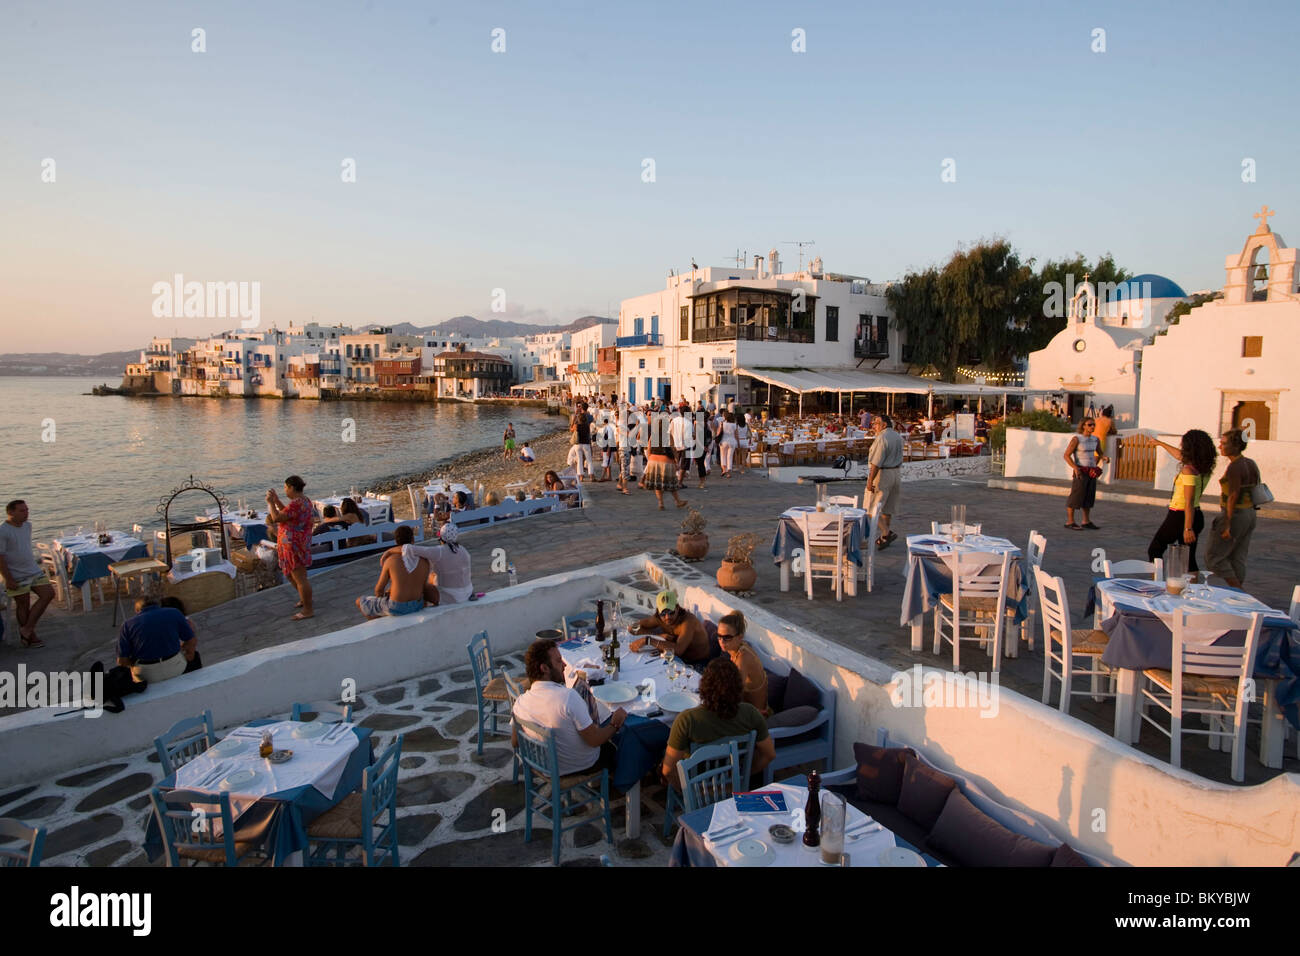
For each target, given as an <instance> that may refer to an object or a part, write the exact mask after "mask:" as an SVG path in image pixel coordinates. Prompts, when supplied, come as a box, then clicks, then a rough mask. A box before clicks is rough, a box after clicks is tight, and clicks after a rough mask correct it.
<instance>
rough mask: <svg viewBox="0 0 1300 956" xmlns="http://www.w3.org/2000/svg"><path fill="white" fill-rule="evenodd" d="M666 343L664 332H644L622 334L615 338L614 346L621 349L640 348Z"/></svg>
mask: <svg viewBox="0 0 1300 956" xmlns="http://www.w3.org/2000/svg"><path fill="white" fill-rule="evenodd" d="M663 344H664V336H663V333H662V332H642V333H641V334H640V335H620V336H618V337H617V338H615V339H614V347H615V348H619V349H638V348H647V347H658V346H661V345H663Z"/></svg>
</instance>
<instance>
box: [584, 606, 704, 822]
mask: <svg viewBox="0 0 1300 956" xmlns="http://www.w3.org/2000/svg"><path fill="white" fill-rule="evenodd" d="M583 631H584V632H585V631H586V629H585V628H584V629H583ZM649 636H655V635H649ZM635 639H636V638H635V637H633V636H632V635H630V634H626V633H625V632H624V633H621V634H620V636H619V651H620V656H619V675H618V682H619V683H621V684H632V685H634V686H635V685H637V684H643V683H644V682H646V681H649V682H651V684H650V686H648V687H646V689H645V690H643V691H642V693H641V696H640V697H638V698H637V699H636V700H634V701H632V702H631V703H628V704H620V705H618V706H621V707H622V708H623V709H624V710H625V711H627V714H628V718H627V723H625V724H624V725H623V733H622V736H621V737H620V738H619V744H618V762H617V764H616V765H615V767H614V770H613V771H612V772H611V774H610V781H611V782H612V783H613V785H614V787H615V788H616V789H618V790H621V791H624V792H625V793H626V794H627V836H628V839H630V840H635V839H637V838H638V837H639V836H640V835H641V778H642V777H644V776H645V775H646V774H647V773H649V772H650V771H651V770H653V769H654V768H655V767H657V766H659V764H660V763H662V762H663V758H664V751H665V750H666V749H667V747H668V731H669V730H670V729H671V727H672V723H673V720H674V719H675V718H676V717H677V715H676V714H670V713H661V714H660V715H659V716H650V715H651V714H652V713H653V712H654V711H656V710H659V709H660V708H659V704H658V697H659V695H661V694H665V693H667V692H668V691H669V690H670V689H673V688H672V687H671V682H670V681H669V679H668V672H667V665H665V664H664V661H663V656H662V654H661V653H660V652H659V651H655V652H654V653H643V652H636V651H632V650H629V649H628V643H629V642H630V641H631V640H635ZM647 646H648V645H647ZM559 647H560V657H562V658H563V659H564V664H565V669H566V670H569V669H570V668H574V667H576V665H578V664H579V663H580V662H581V661H584V660H589V661H603V660H604V655H603V652H604V650H605V645H602V644H598V643H596V640H595V636H594V629H592V634H591V636H583V637H577V638H574V639H573V640H569V641H565V642H564V643H562V644H560V645H559ZM588 669H590V668H588ZM576 677H577V675H576V673H575V674H573V676H572V677H571V678H570V680H569V686H573V680H575V679H576ZM677 683H678V687H679V688H680V689H682V690H685V691H687V692H689V693H692V694H697V696H698V691H699V686H700V675H699V674H698V673H697V672H696V671H694V670H693V669H690V668H689V667H688V669H687V671H686V674H685V675H684V676H683V677H681V678H679V679H678V682H677ZM596 708H597V712H598V714H599V716H600V721H601V723H604V722H605V721H606V720H608V719H609V716H610V714H611V713H612V712H613V708H611V707H609V706H608V705H606V704H605V703H604V702H603V701H600V700H597V701H596Z"/></svg>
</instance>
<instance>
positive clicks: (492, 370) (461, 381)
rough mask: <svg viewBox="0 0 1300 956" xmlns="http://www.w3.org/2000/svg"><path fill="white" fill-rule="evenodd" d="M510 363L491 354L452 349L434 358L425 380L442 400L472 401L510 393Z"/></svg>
mask: <svg viewBox="0 0 1300 956" xmlns="http://www.w3.org/2000/svg"><path fill="white" fill-rule="evenodd" d="M511 368H512V366H511V364H510V360H509V359H507V358H503V357H501V356H500V355H493V354H491V353H488V352H469V351H466V350H464V349H452V350H450V351H447V352H441V353H439V354H438V355H436V356H434V359H433V367H432V368H431V369H430V370H429V371H428V373H427V375H426V376H425V380H426V381H428V382H430V383H431V384H432V386H433V388H434V394H435V395H436V396H437V397H438V398H459V399H465V400H472V399H476V398H482V397H484V396H487V395H494V394H497V393H508V392H509V391H510V377H511Z"/></svg>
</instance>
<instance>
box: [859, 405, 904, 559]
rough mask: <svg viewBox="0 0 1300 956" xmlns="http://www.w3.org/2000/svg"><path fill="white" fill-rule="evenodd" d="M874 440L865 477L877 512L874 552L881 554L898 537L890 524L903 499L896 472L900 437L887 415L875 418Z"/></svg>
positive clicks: (900, 459) (900, 457)
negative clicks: (878, 534)
mask: <svg viewBox="0 0 1300 956" xmlns="http://www.w3.org/2000/svg"><path fill="white" fill-rule="evenodd" d="M874 425H875V430H876V440H875V441H873V442H872V443H871V453H870V455H868V457H867V461H868V463H869V464H870V465H871V470H870V472H869V473H868V474H867V491H869V492H871V494H872V498H871V507H873V508H874V507H877V506H878V507H879V509H880V512H879V513H880V526H879V527H880V536H879V537H878V538H876V548H877V549H878V550H881V551H883V550H884V549H885V548H887V547H889V546H890V544H892V543H893V542H894V540H895V539H896V538H897V537H898V535H897V534H896V533H895V532H893V531H891V530H890V527H889V522H890V519H891V518H892V516H893V514H894V512H895V511H896V510H897V509H898V505H899V502H900V500H901V498H902V492H901V485H902V480H901V478H900V476H899V471H898V470H899V469H900V468H901V467H902V466H903V436H902V435H900V434H899V433H898V432H896V431H894V423H893V421H892V420H891V419H890V417H889V416H888V415H877V416H876V419H875V422H874Z"/></svg>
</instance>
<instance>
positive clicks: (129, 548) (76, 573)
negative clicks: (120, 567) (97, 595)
mask: <svg viewBox="0 0 1300 956" xmlns="http://www.w3.org/2000/svg"><path fill="white" fill-rule="evenodd" d="M107 534H109V535H111V536H112V539H113V540H112V542H111V543H110V544H100V543H99V535H98V534H79V535H69V536H68V537H66V538H56V539H55V540H54V547H55V550H56V551H58V552H59V553H58V554H57V555H55V559H56V560H59V561H62V562H63V566H64V567H65V568H67V571H68V585H69V586H70V587H74V588H75V587H79V588H81V609H82V613H83V614H84V613H85V612H86V611H88V610H89V609H90V582H91V581H93V580H94V579H95V578H106V577H108V576H109V575H110V574H111V573H112V572H111V571H110V570H109V565H111V564H113V563H114V562H117V561H126V560H127V559H129V558H147V557H148V556H149V549H148V548H147V547H145V543H144V542H143V541H141V540H140V539H139V538H133V537H131V536H130V535H128V534H124V533H122V532H121V531H109V532H107Z"/></svg>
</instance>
